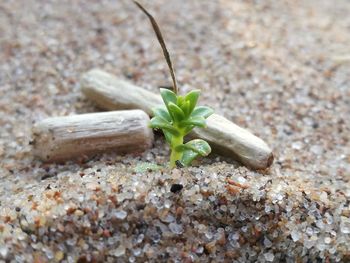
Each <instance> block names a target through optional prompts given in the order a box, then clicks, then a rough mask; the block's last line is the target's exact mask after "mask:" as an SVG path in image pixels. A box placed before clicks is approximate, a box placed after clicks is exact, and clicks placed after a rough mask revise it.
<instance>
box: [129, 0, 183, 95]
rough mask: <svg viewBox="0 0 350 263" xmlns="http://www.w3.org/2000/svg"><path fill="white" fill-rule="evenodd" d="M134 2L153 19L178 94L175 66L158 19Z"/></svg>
mask: <svg viewBox="0 0 350 263" xmlns="http://www.w3.org/2000/svg"><path fill="white" fill-rule="evenodd" d="M134 3H135V4H136V5H137V6H138V7H139V8H140V9H141V10H142V11H143V12H144V13H145V14H146V15H147V16H148V18H149V20H150V21H151V24H152V27H153V30H154V32H155V33H156V36H157V39H158V42H159V44H160V46H161V47H162V49H163V54H164V57H165V60H166V62H167V64H168V67H169V71H170V74H171V78H172V79H173V90H174V92H175V94H177V92H178V88H177V82H176V77H175V71H174V68H173V64H172V62H171V58H170V55H169V52H168V49H167V47H166V45H165V42H164V38H163V36H162V33H161V31H160V28H159V26H158V24H157V22H156V20H155V19H154V18H153V16H152V15H151V14H150V13H149V12H148V11H147V10H146V9H145V8H144V7H143V6H142V5H141V4H140V3H139V2H137V1H134Z"/></svg>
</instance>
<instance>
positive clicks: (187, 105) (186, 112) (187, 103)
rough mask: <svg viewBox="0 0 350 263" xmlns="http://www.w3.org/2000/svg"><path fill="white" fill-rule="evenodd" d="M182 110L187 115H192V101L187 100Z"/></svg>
mask: <svg viewBox="0 0 350 263" xmlns="http://www.w3.org/2000/svg"><path fill="white" fill-rule="evenodd" d="M180 108H181V109H182V111H183V112H184V113H185V116H186V117H188V116H189V115H190V113H191V112H190V102H189V101H188V100H187V101H185V102H184V103H182V105H181V106H180Z"/></svg>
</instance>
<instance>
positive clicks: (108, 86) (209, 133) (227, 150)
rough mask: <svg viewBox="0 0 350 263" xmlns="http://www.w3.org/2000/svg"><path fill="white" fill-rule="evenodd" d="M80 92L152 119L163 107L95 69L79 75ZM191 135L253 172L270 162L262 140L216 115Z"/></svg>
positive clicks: (148, 95)
mask: <svg viewBox="0 0 350 263" xmlns="http://www.w3.org/2000/svg"><path fill="white" fill-rule="evenodd" d="M81 89H82V92H83V93H84V94H85V95H86V96H87V97H88V98H89V99H90V100H92V101H94V102H95V103H96V104H97V105H98V106H99V107H101V108H103V109H107V110H116V109H135V108H138V109H142V110H144V111H145V112H147V113H148V114H149V115H151V116H152V111H151V109H152V108H153V107H155V106H159V105H162V104H163V102H162V99H161V97H160V95H157V94H154V93H152V92H150V91H147V90H145V89H143V88H140V87H137V86H135V85H132V84H130V83H128V82H126V81H123V80H120V79H118V78H116V77H115V76H113V75H111V74H109V73H106V72H104V71H101V70H98V69H94V70H91V71H89V72H87V73H85V74H84V75H83V76H82V79H81ZM190 136H191V137H194V138H201V139H204V140H206V141H208V142H209V144H210V145H211V146H212V147H213V149H214V150H215V151H216V152H218V153H221V154H223V155H226V156H229V157H231V158H234V159H235V160H238V161H240V162H241V163H243V164H245V165H246V166H248V167H251V168H254V169H265V168H267V167H269V166H270V165H271V164H272V162H273V154H272V151H271V149H270V148H269V147H268V146H267V144H266V143H265V142H264V141H263V140H261V139H260V138H258V137H256V136H255V135H253V134H252V133H251V132H249V131H247V130H246V129H243V128H241V127H239V126H237V125H236V124H234V123H233V122H231V121H229V120H227V119H226V118H224V117H222V116H219V115H217V114H213V115H212V116H210V117H209V118H208V119H207V128H205V129H200V128H195V129H194V130H193V132H192V133H191V134H190Z"/></svg>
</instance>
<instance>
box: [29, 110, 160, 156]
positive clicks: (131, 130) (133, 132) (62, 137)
mask: <svg viewBox="0 0 350 263" xmlns="http://www.w3.org/2000/svg"><path fill="white" fill-rule="evenodd" d="M148 123H149V117H148V115H147V114H146V113H145V112H143V111H141V110H125V111H113V112H102V113H89V114H81V115H73V116H65V117H53V118H48V119H45V120H43V121H40V122H38V123H36V124H35V125H34V127H33V151H34V155H35V156H37V157H39V158H40V159H42V160H43V161H49V162H51V161H65V160H70V159H72V158H73V159H74V158H80V157H87V156H91V155H94V154H96V153H102V152H108V151H109V152H111V151H114V152H117V153H133V152H142V151H144V150H146V149H148V148H150V147H151V146H152V144H153V131H152V129H150V128H149V127H148Z"/></svg>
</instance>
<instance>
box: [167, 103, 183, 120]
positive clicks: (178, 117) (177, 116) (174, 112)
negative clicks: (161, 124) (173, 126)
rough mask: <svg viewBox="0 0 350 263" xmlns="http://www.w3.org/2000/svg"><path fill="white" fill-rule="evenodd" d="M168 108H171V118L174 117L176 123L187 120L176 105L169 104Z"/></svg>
mask: <svg viewBox="0 0 350 263" xmlns="http://www.w3.org/2000/svg"><path fill="white" fill-rule="evenodd" d="M168 108H169V112H170V114H171V116H173V119H174V121H177V122H179V121H181V120H183V119H184V118H185V113H184V112H183V111H182V109H181V108H180V107H179V106H177V105H176V104H174V103H172V102H170V103H169V104H168Z"/></svg>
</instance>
